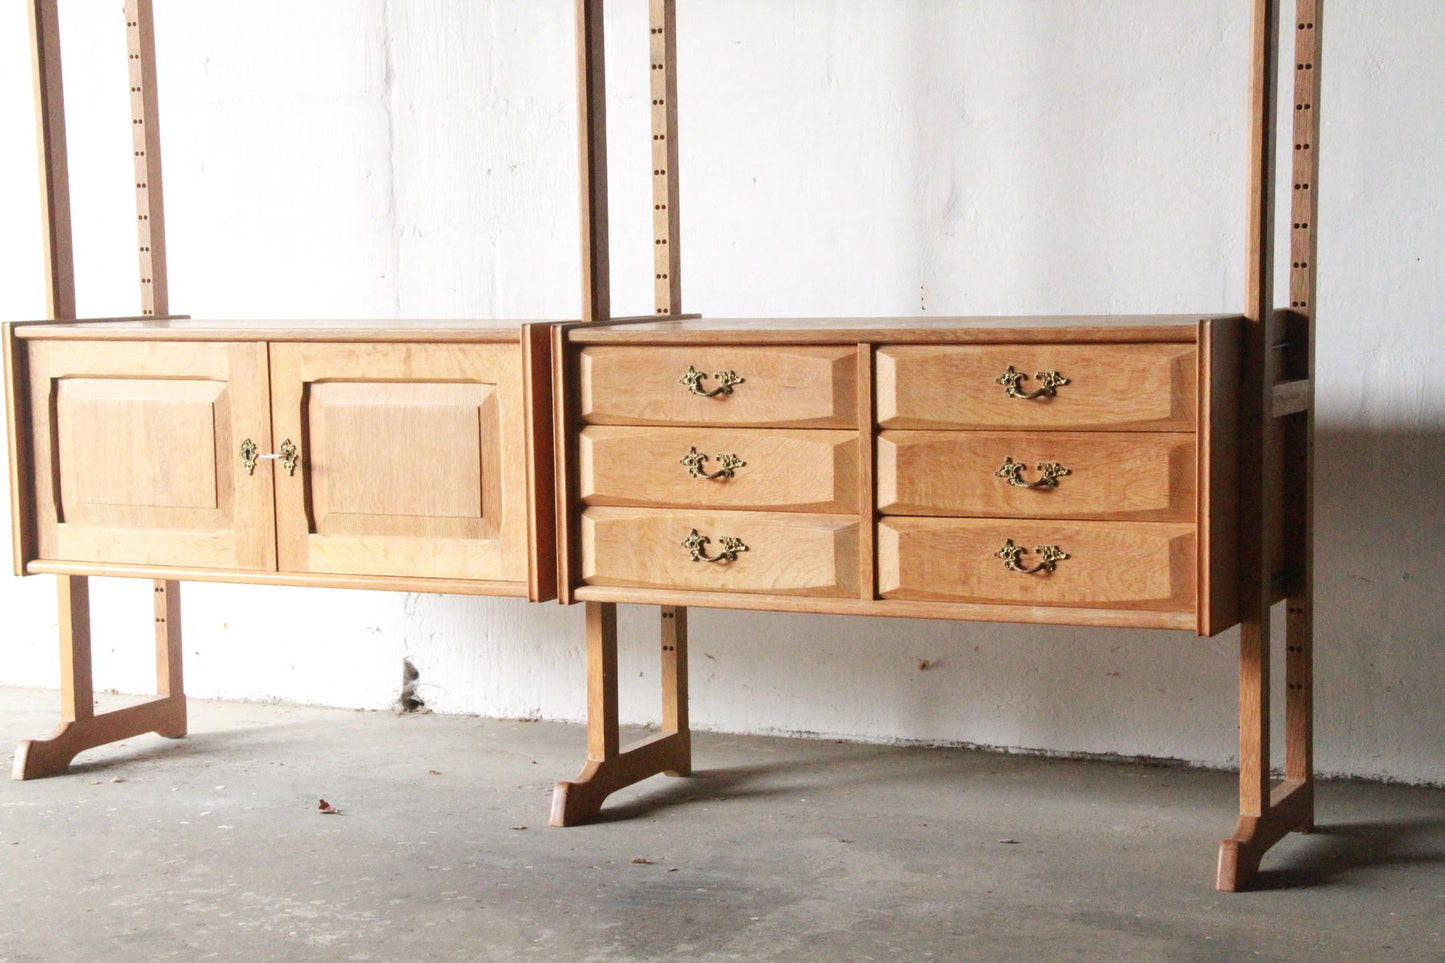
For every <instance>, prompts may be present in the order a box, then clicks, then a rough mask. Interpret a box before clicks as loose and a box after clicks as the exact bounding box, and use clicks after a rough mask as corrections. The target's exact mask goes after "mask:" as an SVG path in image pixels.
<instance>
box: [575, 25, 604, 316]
mask: <svg viewBox="0 0 1445 963" xmlns="http://www.w3.org/2000/svg"><path fill="white" fill-rule="evenodd" d="M602 7H603V4H602V0H577V88H578V89H577V148H578V167H579V170H580V173H581V216H582V320H583V321H606V320H607V319H609V318H611V317H612V292H611V273H610V266H609V262H608V256H607V251H608V246H607V245H608V240H607V231H608V220H607V70H606V57H605V50H604V48H605V34H604V32H603V29H602Z"/></svg>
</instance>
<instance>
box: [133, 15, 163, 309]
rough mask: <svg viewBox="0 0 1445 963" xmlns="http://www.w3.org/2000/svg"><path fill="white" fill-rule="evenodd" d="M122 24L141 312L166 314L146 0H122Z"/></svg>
mask: <svg viewBox="0 0 1445 963" xmlns="http://www.w3.org/2000/svg"><path fill="white" fill-rule="evenodd" d="M125 27H126V30H125V35H126V54H127V58H126V59H127V64H128V76H129V80H130V118H131V120H130V123H131V146H132V148H133V149H132V154H133V164H132V169H133V172H134V174H135V211H136V255H137V260H138V266H139V268H140V305H141V314H142V315H147V316H157V315H167V314H170V286H169V283H168V277H167V273H166V218H165V203H164V199H163V196H164V195H163V190H162V185H161V126H160V101H159V96H158V87H157V82H156V39H155V16H154V13H153V11H152V5H151V0H126V2H125Z"/></svg>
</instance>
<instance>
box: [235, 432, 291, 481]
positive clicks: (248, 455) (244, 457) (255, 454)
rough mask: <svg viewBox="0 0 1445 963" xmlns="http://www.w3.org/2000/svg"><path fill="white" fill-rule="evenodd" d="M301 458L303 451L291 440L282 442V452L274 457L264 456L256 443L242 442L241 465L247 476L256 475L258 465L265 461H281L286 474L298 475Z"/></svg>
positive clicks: (249, 440)
mask: <svg viewBox="0 0 1445 963" xmlns="http://www.w3.org/2000/svg"><path fill="white" fill-rule="evenodd" d="M300 457H301V450H300V449H298V448H297V447H296V445H295V444H293V443H292V441H291V439H290V438H287V439H286V440H285V441H283V442H281V450H280V451H279V452H277V453H276V454H274V455H263V454H261V449H259V448H257V447H256V443H255V442H254V441H252V440H251V439H249V438H247V439H246V440H245V441H243V442H241V464H242V465H243V466H244V467H245V469H246V474H248V475H254V474H256V465H257V463H258V462H263V461H279V462H280V463H281V467H282V468H284V469H286V474H288V475H294V474H296V462H297V461H298V460H299V459H300Z"/></svg>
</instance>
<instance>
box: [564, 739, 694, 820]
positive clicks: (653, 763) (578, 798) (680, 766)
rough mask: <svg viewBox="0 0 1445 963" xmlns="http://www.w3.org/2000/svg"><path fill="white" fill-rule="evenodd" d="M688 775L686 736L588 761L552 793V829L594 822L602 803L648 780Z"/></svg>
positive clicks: (689, 751) (648, 741)
mask: <svg viewBox="0 0 1445 963" xmlns="http://www.w3.org/2000/svg"><path fill="white" fill-rule="evenodd" d="M691 772H692V739H691V737H690V735H689V733H687V732H666V733H663V734H662V735H660V736H653V737H652V738H651V739H645V740H643V741H642V742H639V743H637V744H635V745H633V746H630V747H628V748H627V749H624V750H623V751H622V752H620V753H619V754H617V755H616V756H613V757H612V758H610V759H589V760H588V761H587V765H586V767H585V768H584V769H583V770H582V774H581V775H579V776H578V777H577V778H576V779H574V780H572V781H571V782H559V783H557V788H556V789H555V790H553V792H552V818H551V824H552V825H553V826H576V825H578V824H580V823H585V822H588V821H589V820H592V819H595V818H596V816H597V814H598V812H600V811H601V809H602V803H603V801H604V800H606V799H607V797H608V796H610V795H612V794H613V793H614V792H616V791H617V790H619V789H622V788H624V787H626V786H630V785H632V784H633V783H637V782H641V781H642V780H644V779H647V778H648V777H650V776H656V775H658V774H660V773H667V774H668V775H674V776H686V775H689V774H690V773H691Z"/></svg>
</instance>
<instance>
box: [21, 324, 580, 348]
mask: <svg viewBox="0 0 1445 963" xmlns="http://www.w3.org/2000/svg"><path fill="white" fill-rule="evenodd" d="M552 323H554V322H551V321H521V320H512V321H503V320H494V319H482V320H477V319H473V318H450V319H440V320H438V319H419V320H412V319H400V320H396V319H387V320H376V319H355V320H349V319H346V320H323V321H318V320H314V319H307V320H279V321H278V320H264V321H259V320H255V319H240V318H238V319H235V320H212V319H202V318H122V319H114V320H109V319H94V320H84V321H45V322H21V323H17V324H16V325H15V335H16V337H19V338H43V339H75V340H86V341H109V340H121V341H216V340H224V341H438V342H454V341H470V342H483V343H488V342H490V343H496V342H506V343H510V342H514V341H517V340H518V338H519V336H520V330H521V327H522V326H523V325H524V324H552Z"/></svg>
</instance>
